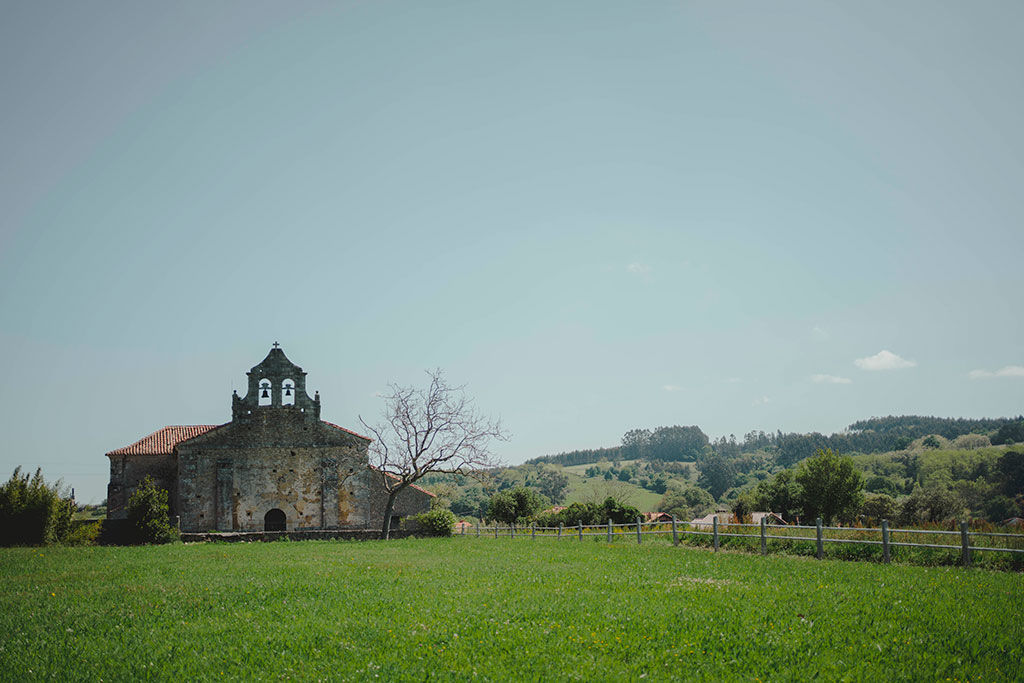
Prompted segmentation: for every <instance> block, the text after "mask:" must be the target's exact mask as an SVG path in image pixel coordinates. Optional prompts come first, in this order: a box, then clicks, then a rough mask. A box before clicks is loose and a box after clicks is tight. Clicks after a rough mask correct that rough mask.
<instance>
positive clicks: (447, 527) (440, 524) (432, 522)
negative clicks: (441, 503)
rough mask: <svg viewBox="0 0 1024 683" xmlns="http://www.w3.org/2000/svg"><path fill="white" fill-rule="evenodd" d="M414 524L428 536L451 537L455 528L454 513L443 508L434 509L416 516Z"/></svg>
mask: <svg viewBox="0 0 1024 683" xmlns="http://www.w3.org/2000/svg"><path fill="white" fill-rule="evenodd" d="M416 523H417V524H419V525H420V528H422V529H423V530H424V531H425V532H426V533H427V535H429V536H451V535H452V529H454V528H455V513H453V512H452V511H451V510H446V509H445V508H434V509H433V510H431V511H430V512H424V513H423V514H420V515H416Z"/></svg>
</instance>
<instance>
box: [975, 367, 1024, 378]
mask: <svg viewBox="0 0 1024 683" xmlns="http://www.w3.org/2000/svg"><path fill="white" fill-rule="evenodd" d="M967 376H968V377H970V378H971V379H992V378H993V377H1024V366H1020V365H1007V366H1005V367H1002V368H999V369H998V370H996V371H995V372H990V371H988V370H971V371H970V372H968V373H967Z"/></svg>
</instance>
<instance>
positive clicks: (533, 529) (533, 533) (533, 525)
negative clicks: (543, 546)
mask: <svg viewBox="0 0 1024 683" xmlns="http://www.w3.org/2000/svg"><path fill="white" fill-rule="evenodd" d="M530 538H531V539H532V538H537V525H536V523H534V522H530Z"/></svg>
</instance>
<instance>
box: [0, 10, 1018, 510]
mask: <svg viewBox="0 0 1024 683" xmlns="http://www.w3.org/2000/svg"><path fill="white" fill-rule="evenodd" d="M1022 20H1024V5H1021V4H1020V3H1019V2H1006V3H997V2H983V3H962V2H957V3H941V2H933V1H928V2H901V3H882V2H867V3H854V2H848V3H824V2H799V3H798V2H778V3H764V2H749V3H743V2H736V3H720V2H706V3H687V2H674V3H668V2H665V3H626V2H595V1H594V0H587V1H585V2H557V3H551V2H507V3H495V2H416V3H412V2H407V3H398V2H395V3H371V2H361V3H351V2H341V3H312V2H310V3H281V2H264V3H257V2H244V3H243V2H237V3H235V2H219V3H206V2H191V3H189V2H186V3H155V2H152V3H139V2H124V3H119V2H88V3H71V2H66V3H54V2H39V3H27V2H25V3H23V2H2V3H0V98H2V100H3V102H4V105H3V107H0V160H2V161H0V342H2V345H3V352H4V353H3V355H2V360H0V376H2V377H3V381H2V382H0V415H2V416H3V418H2V419H3V423H2V434H3V449H2V452H0V476H3V477H6V476H8V474H9V472H10V471H11V470H13V468H14V467H15V466H16V465H18V464H21V465H24V466H26V467H29V468H35V467H36V466H42V467H43V471H44V474H46V475H47V477H48V478H56V477H58V476H63V477H64V479H65V480H66V482H67V483H69V484H71V485H74V486H75V487H76V489H77V490H78V494H79V498H80V499H82V500H89V499H93V500H96V501H98V500H99V499H101V498H102V497H103V496H104V495H105V484H106V467H107V461H106V458H104V457H103V453H104V452H106V451H108V450H111V449H113V448H117V447H120V446H123V445H126V444H127V443H130V442H131V441H134V440H136V439H138V438H140V437H142V436H144V435H146V434H148V433H149V432H151V431H153V430H155V429H158V428H159V427H162V426H164V425H167V424H192V423H203V424H205V423H220V422H224V421H227V420H228V419H230V396H231V390H232V388H242V387H243V386H244V379H245V372H246V371H247V370H248V369H249V368H250V367H251V366H252V365H255V364H256V363H257V362H259V361H260V360H262V358H263V357H264V355H265V354H266V351H267V349H268V348H269V345H270V343H271V342H273V341H275V340H278V341H280V342H281V344H282V346H283V347H284V349H285V351H286V353H287V354H288V355H289V357H290V358H291V359H292V360H293V361H294V362H296V363H298V364H299V365H302V366H303V367H304V368H305V369H306V370H307V371H308V373H309V376H308V381H309V386H310V389H311V390H313V389H319V390H320V393H321V396H322V399H323V405H324V408H323V416H324V418H325V419H328V420H331V421H333V422H337V423H340V424H342V425H345V426H349V427H357V426H358V418H357V416H358V415H363V416H364V417H366V418H368V419H372V418H374V417H375V416H376V415H377V414H378V413H379V411H380V409H381V405H380V399H378V398H376V397H375V393H376V392H378V391H380V390H382V389H383V388H384V386H385V385H386V383H387V382H389V381H396V382H400V383H412V382H422V381H423V379H424V375H423V374H422V370H423V369H424V368H430V367H442V368H444V369H445V370H446V372H447V375H448V377H449V379H450V380H451V381H453V382H455V383H465V384H467V385H468V390H469V392H470V393H471V394H472V395H473V396H475V397H476V399H477V403H478V405H479V407H480V408H481V409H483V410H484V411H486V412H489V413H492V414H494V415H499V416H501V417H502V418H503V420H504V422H505V424H506V426H507V427H508V429H509V430H510V431H511V432H512V434H513V438H512V440H511V441H509V442H508V443H506V444H501V445H500V446H499V448H498V452H499V454H500V455H501V456H503V457H504V458H505V459H506V461H508V462H510V463H518V462H522V461H523V460H525V459H527V458H530V457H534V456H537V455H541V454H545V453H553V452H558V451H563V450H570V449H574V448H583V447H597V446H610V445H614V444H616V443H618V441H619V438H620V437H621V435H622V433H623V432H625V431H626V430H628V429H631V428H634V427H642V426H646V427H655V426H658V425H667V424H698V425H700V426H701V427H702V428H703V429H704V430H705V431H706V432H708V433H709V434H710V435H711V436H713V437H714V436H718V435H722V434H729V433H735V434H737V435H738V436H740V435H742V434H743V433H744V432H746V431H749V430H752V429H764V430H766V431H767V430H775V429H782V430H784V431H810V430H819V431H823V432H832V431H838V430H840V429H842V428H844V427H845V426H846V425H848V424H850V423H851V422H853V421H855V420H858V419H861V418H866V417H870V416H872V415H885V414H899V413H920V414H932V415H942V416H964V417H981V416H990V417H997V416H1007V415H1011V414H1019V413H1021V412H1024V351H1022V343H1021V339H1024V324H1022V322H1021V315H1020V308H1021V292H1024V275H1022V268H1021V255H1022V247H1024V230H1022V219H1024V205H1022V200H1021V187H1022V182H1021V181H1022V179H1024V133H1022V129H1021V125H1020V119H1021V110H1022V105H1024V76H1022V71H1021V64H1024V46H1022V42H1021V41H1020V39H1019V30H1020V27H1021V26H1022V25H1024V22H1022ZM883 350H884V351H888V352H889V353H890V354H895V357H891V356H889V357H887V356H884V355H883V356H882V357H879V358H878V359H876V360H875V361H870V360H868V361H865V362H862V363H860V364H858V363H856V361H857V360H858V359H862V360H863V359H870V358H872V357H875V356H877V354H879V353H880V352H882V351H883ZM886 360H887V361H888V362H885V361H886ZM901 360H902V361H906V362H904V363H901V362H900V361H901ZM899 365H904V366H905V367H893V366H899ZM879 366H883V367H885V366H887V367H889V369H872V368H878V367H879ZM972 372H973V375H972V374H971V373H972Z"/></svg>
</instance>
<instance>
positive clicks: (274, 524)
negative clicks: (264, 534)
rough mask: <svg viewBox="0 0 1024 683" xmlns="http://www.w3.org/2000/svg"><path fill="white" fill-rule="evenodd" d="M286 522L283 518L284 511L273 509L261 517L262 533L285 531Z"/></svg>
mask: <svg viewBox="0 0 1024 683" xmlns="http://www.w3.org/2000/svg"><path fill="white" fill-rule="evenodd" d="M287 524H288V522H287V519H286V518H285V516H284V510H278V509H277V508H274V509H273V510H270V511H268V512H267V514H265V515H264V516H263V530H264V531H285V527H286V526H287Z"/></svg>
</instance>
